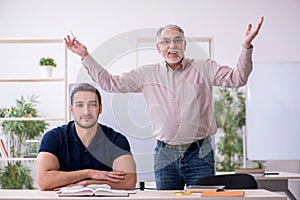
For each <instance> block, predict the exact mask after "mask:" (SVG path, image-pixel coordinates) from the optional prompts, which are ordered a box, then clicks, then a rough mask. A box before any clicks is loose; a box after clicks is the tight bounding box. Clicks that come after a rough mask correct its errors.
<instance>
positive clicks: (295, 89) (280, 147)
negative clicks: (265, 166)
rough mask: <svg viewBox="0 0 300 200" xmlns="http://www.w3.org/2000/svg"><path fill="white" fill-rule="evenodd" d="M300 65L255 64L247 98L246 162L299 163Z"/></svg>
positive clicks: (294, 63)
mask: <svg viewBox="0 0 300 200" xmlns="http://www.w3.org/2000/svg"><path fill="white" fill-rule="evenodd" d="M299 76H300V62H287V63H256V64H254V69H253V72H252V74H251V75H250V78H249V81H248V86H247V95H246V130H247V133H246V134H247V136H246V137H247V139H246V141H247V148H246V149H247V158H248V159H250V160H299V159H300V77H299Z"/></svg>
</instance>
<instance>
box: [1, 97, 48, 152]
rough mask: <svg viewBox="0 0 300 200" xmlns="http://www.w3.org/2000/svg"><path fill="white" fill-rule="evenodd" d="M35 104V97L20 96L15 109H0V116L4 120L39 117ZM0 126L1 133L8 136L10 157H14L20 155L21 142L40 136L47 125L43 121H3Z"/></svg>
mask: <svg viewBox="0 0 300 200" xmlns="http://www.w3.org/2000/svg"><path fill="white" fill-rule="evenodd" d="M37 103H38V101H37V96H34V95H32V96H30V97H28V98H27V99H25V98H24V97H23V96H21V98H20V99H17V100H16V106H15V107H11V108H8V109H6V108H2V109H0V116H1V117H5V118H14V117H15V118H20V117H24V118H33V117H39V115H38V112H37V110H36V104H37ZM1 126H2V130H3V132H4V133H5V134H9V136H10V155H11V156H12V157H16V156H21V154H22V149H21V148H22V144H23V140H24V139H25V140H27V139H35V138H36V137H38V136H40V135H41V134H43V133H44V132H45V130H46V128H47V127H48V124H47V123H46V122H45V121H5V122H3V123H2V124H1ZM15 137H17V138H15ZM15 147H17V148H15Z"/></svg>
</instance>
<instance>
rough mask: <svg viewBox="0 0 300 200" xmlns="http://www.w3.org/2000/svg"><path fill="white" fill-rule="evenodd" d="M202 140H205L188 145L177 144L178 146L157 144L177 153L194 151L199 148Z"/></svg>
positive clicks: (158, 142)
mask: <svg viewBox="0 0 300 200" xmlns="http://www.w3.org/2000/svg"><path fill="white" fill-rule="evenodd" d="M204 140H205V138H204V139H202V140H198V141H196V142H193V143H190V144H179V145H172V144H167V143H165V142H163V141H160V140H157V144H158V145H161V146H162V147H165V148H168V149H174V150H177V151H193V150H195V149H198V148H200V147H201V145H202V143H203V141H204Z"/></svg>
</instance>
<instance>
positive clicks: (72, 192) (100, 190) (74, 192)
mask: <svg viewBox="0 0 300 200" xmlns="http://www.w3.org/2000/svg"><path fill="white" fill-rule="evenodd" d="M132 193H136V192H135V190H115V189H111V187H110V186H109V185H107V184H91V185H87V186H71V187H63V188H61V189H60V190H59V191H58V192H57V195H58V196H59V197H72V196H79V197H80V196H108V197H128V196H129V194H132Z"/></svg>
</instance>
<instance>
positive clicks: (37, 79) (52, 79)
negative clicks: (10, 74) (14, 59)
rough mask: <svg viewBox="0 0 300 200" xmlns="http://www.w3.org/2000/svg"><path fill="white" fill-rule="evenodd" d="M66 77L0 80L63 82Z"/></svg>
mask: <svg viewBox="0 0 300 200" xmlns="http://www.w3.org/2000/svg"><path fill="white" fill-rule="evenodd" d="M63 81H64V78H0V82H63Z"/></svg>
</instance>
